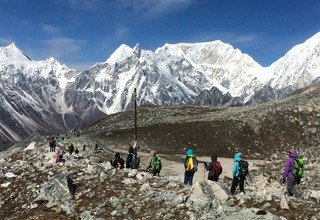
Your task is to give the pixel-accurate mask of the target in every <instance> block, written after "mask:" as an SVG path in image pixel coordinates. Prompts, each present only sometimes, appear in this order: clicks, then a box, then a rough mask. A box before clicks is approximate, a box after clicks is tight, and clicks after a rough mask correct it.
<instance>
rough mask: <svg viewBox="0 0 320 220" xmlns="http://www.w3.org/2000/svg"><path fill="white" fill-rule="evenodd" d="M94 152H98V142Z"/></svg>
mask: <svg viewBox="0 0 320 220" xmlns="http://www.w3.org/2000/svg"><path fill="white" fill-rule="evenodd" d="M94 152H98V144H96V146H95V147H94Z"/></svg>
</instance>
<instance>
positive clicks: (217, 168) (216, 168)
mask: <svg viewBox="0 0 320 220" xmlns="http://www.w3.org/2000/svg"><path fill="white" fill-rule="evenodd" d="M221 173H222V166H221V164H220V162H218V161H216V162H214V164H213V167H212V169H211V170H210V172H209V175H210V176H217V177H219V176H220V175H221Z"/></svg>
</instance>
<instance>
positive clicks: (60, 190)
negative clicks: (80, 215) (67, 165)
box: [36, 173, 76, 216]
mask: <svg viewBox="0 0 320 220" xmlns="http://www.w3.org/2000/svg"><path fill="white" fill-rule="evenodd" d="M36 200H47V201H48V204H47V206H48V207H53V206H59V207H61V209H62V210H63V211H65V212H66V213H67V214H68V215H70V216H74V215H75V213H76V211H75V204H74V201H73V200H72V197H71V195H70V193H69V189H68V185H67V174H66V173H64V174H60V175H57V176H56V177H55V178H53V179H51V180H49V181H48V182H45V183H43V184H42V185H41V188H40V193H39V196H38V197H37V199H36Z"/></svg>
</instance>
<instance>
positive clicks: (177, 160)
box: [111, 148, 264, 183]
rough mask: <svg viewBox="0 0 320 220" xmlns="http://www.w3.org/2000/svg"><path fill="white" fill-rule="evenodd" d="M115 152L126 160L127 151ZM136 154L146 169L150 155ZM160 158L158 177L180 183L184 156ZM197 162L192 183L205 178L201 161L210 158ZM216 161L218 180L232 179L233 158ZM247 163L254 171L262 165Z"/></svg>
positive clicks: (146, 153)
mask: <svg viewBox="0 0 320 220" xmlns="http://www.w3.org/2000/svg"><path fill="white" fill-rule="evenodd" d="M111 149H112V150H113V151H115V152H119V153H120V154H121V157H122V158H124V159H126V156H127V154H128V151H127V150H126V149H120V148H111ZM138 154H139V155H140V160H141V166H140V168H141V169H146V168H147V167H148V165H149V164H148V161H150V158H151V156H152V155H151V154H150V153H148V152H143V151H139V152H138ZM160 157H161V164H162V170H161V173H160V175H162V176H178V177H179V179H181V181H183V180H184V166H183V160H184V158H185V156H184V155H178V154H177V155H173V156H170V157H168V155H163V154H160ZM197 159H198V161H199V166H198V171H197V172H196V173H195V175H194V178H193V183H196V182H199V181H203V180H204V179H206V178H207V176H208V172H207V171H206V170H205V169H204V164H203V163H202V162H203V161H205V162H210V161H211V159H210V157H204V156H201V157H197ZM218 161H219V162H220V163H221V166H222V168H223V172H222V174H221V176H220V178H223V177H225V176H226V177H229V178H232V167H233V158H225V157H219V158H218ZM247 161H248V163H249V169H250V170H254V169H257V165H261V164H263V163H264V161H262V160H247Z"/></svg>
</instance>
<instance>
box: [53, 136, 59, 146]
mask: <svg viewBox="0 0 320 220" xmlns="http://www.w3.org/2000/svg"><path fill="white" fill-rule="evenodd" d="M54 147H59V140H58V137H56V138H55V139H54Z"/></svg>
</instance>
